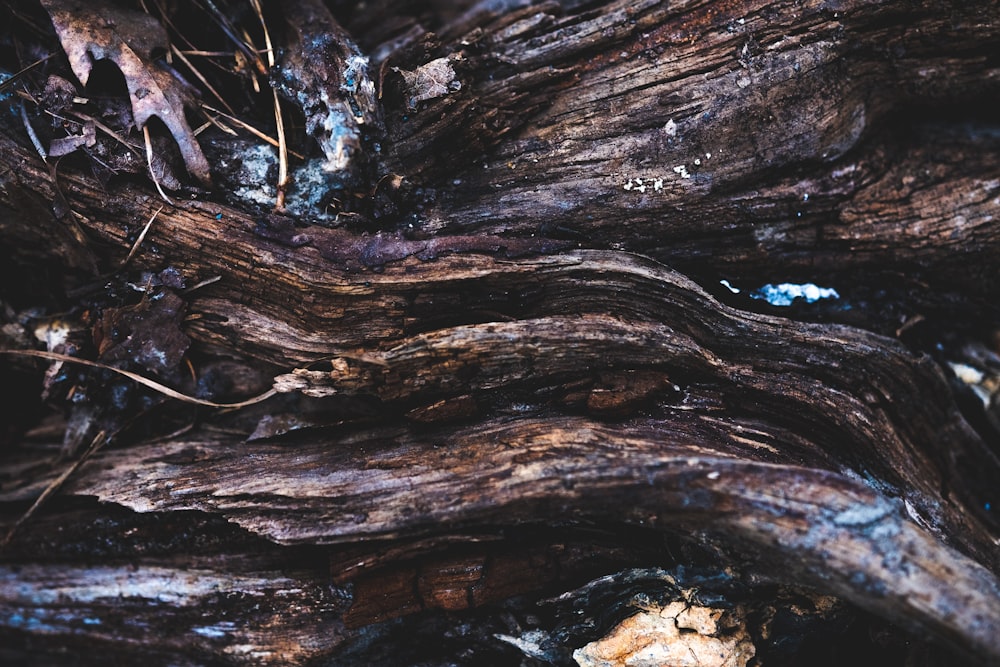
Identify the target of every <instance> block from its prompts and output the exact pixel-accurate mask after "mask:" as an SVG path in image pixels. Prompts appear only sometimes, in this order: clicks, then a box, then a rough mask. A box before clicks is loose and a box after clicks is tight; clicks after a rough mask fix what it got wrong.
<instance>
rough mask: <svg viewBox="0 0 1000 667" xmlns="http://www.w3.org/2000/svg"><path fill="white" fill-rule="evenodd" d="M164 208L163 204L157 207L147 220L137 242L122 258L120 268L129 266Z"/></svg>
mask: <svg viewBox="0 0 1000 667" xmlns="http://www.w3.org/2000/svg"><path fill="white" fill-rule="evenodd" d="M162 210H163V207H162V206H161V207H160V208H158V209H156V212H155V213H153V215H151V216H149V221H148V222H146V224H145V226H144V227H143V228H142V231H141V232H139V236H138V237H137V238H136V240H135V243H133V244H132V247H131V248H129V251H128V255H126V256H125V259H123V260H122V263H121V266H119V267H118V268H119V270H121V269H123V268H125V267H126V266H128V263H129V262H130V261H132V258H133V257H135V253H136V252H137V251H138V250H139V247H140V246H141V245H142V242H143V241H145V240H146V234H148V233H149V229H150V227H152V226H153V221H154V220H156V216H158V215H159V214H160V211H162Z"/></svg>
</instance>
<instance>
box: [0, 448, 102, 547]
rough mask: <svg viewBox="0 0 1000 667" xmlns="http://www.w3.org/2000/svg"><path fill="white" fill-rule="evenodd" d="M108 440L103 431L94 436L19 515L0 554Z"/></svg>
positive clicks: (4, 541) (3, 542) (5, 537)
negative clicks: (16, 534)
mask: <svg viewBox="0 0 1000 667" xmlns="http://www.w3.org/2000/svg"><path fill="white" fill-rule="evenodd" d="M108 440H110V438H108V437H106V434H105V433H104V431H101V432H100V433H98V434H97V435H96V436H94V439H93V441H91V443H90V445H89V446H88V447H87V449H86V450H84V452H83V454H81V455H80V458H78V459H77V460H76V461H74V462H73V463H72V464H71V465H70V466H69V467H67V468H66V470H64V471H63V472H62V473H60V475H59V476H58V477H56V478H55V479H54V480H52V481H51V482H50V483H49V485H48V486H46V487H45V490H44V491H43V492H42V494H41V495H40V496H38V498H37V499H36V500H35V502H34V503H32V504H31V507H29V508H28V510H27V511H26V512H25V513H24V514H22V515H21V518H19V519H18V520H17V521H16V522H15V523H14V525H13V526H11V527H10V529H9V530H8V531H7V534H6V535H5V536H4V538H3V540H2V541H0V552H3V550H4V549H5V548H6V547H7V545H8V544H10V541H11V540H12V539H14V534H15V533H16V532H17V530H18V528H20V527H21V526H23V525H24V524H25V523H26V522H27V521H28V520H29V519H30V518H31V517H32V516H34V514H35V512H37V511H38V509H39V508H40V507H41V506H42V505H44V504H45V501H46V500H48V499H49V498H51V497H52V496H53V495H54V494H55V493H57V492H58V491H59V489H61V488H62V486H63V484H65V483H66V480H67V479H69V478H70V477H71V476H72V475H73V473H75V472H76V471H77V470H79V469H80V466H82V465H83V464H84V463H86V462H87V460H88V459H89V458H90V457H91V456H93V455H94V454H96V453H97V450H99V449H100V448H101V447H103V446H104V445H105V444H106V443H107V442H108Z"/></svg>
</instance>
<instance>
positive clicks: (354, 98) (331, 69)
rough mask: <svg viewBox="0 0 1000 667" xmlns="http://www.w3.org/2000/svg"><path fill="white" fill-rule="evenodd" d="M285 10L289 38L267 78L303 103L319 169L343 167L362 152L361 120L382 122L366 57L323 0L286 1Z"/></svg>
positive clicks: (373, 124)
mask: <svg viewBox="0 0 1000 667" xmlns="http://www.w3.org/2000/svg"><path fill="white" fill-rule="evenodd" d="M284 12H285V18H286V20H287V22H288V27H289V31H290V36H289V43H288V45H287V48H286V49H285V51H284V52H283V53H282V56H281V58H280V60H279V62H278V64H277V66H276V67H274V68H272V75H271V84H272V86H273V87H274V89H275V91H276V92H277V93H279V94H280V95H281V96H282V97H285V98H287V99H290V100H292V101H294V102H295V103H296V104H298V105H299V107H300V108H301V109H302V113H303V114H304V115H305V119H306V131H307V132H308V133H309V134H310V135H311V136H312V137H313V138H314V139H315V140H316V142H317V143H318V144H319V146H320V149H321V150H322V151H323V161H322V170H323V171H324V172H327V173H337V172H344V171H345V170H347V169H348V168H349V167H350V165H351V163H352V161H353V160H354V158H355V157H357V156H358V155H360V154H361V153H362V146H361V137H362V126H368V127H374V128H376V129H377V128H379V127H380V125H381V121H380V119H379V113H378V104H377V102H376V100H375V84H374V83H372V81H371V79H370V78H369V76H368V58H366V57H365V56H364V55H363V54H362V53H361V50H360V49H359V48H358V46H357V45H356V44H355V43H354V41H353V40H352V39H351V38H350V36H349V35H348V34H347V32H346V31H345V30H344V29H343V28H342V27H340V25H339V24H338V23H337V22H336V20H334V18H333V16H332V15H331V14H330V12H329V10H328V9H327V8H326V6H325V5H323V3H322V2H319V1H318V0H309V1H308V2H295V3H290V4H288V5H286V7H285V9H284Z"/></svg>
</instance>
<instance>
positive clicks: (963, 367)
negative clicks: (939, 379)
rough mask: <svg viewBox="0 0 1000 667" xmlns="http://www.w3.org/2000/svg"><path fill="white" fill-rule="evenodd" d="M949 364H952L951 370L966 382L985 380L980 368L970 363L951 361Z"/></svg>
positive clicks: (977, 382) (974, 382) (973, 382)
mask: <svg viewBox="0 0 1000 667" xmlns="http://www.w3.org/2000/svg"><path fill="white" fill-rule="evenodd" d="M948 365H949V366H951V371H952V372H953V373H954V374H955V377H957V378H958V379H959V380H961V381H962V382H964V383H965V384H980V383H981V382H982V381H983V377H984V375H983V372H982V371H981V370H979V369H978V368H973V367H972V366H969V365H968V364H957V363H954V362H951V361H949V362H948Z"/></svg>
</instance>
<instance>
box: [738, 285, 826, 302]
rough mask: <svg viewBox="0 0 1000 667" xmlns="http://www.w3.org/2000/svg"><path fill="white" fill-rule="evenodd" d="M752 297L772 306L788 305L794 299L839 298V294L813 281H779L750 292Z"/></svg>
mask: <svg viewBox="0 0 1000 667" xmlns="http://www.w3.org/2000/svg"><path fill="white" fill-rule="evenodd" d="M750 296H751V297H753V298H754V299H763V300H764V301H767V302H768V303H769V304H771V305H772V306H790V305H792V303H794V302H795V300H796V299H805V300H806V303H814V302H816V301H819V300H820V299H839V298H840V295H839V294H838V293H837V290H835V289H833V288H832V287H819V286H818V285H814V284H813V283H802V284H796V283H781V284H779V285H771V284H768V285H764V286H763V287H760V288H758V289H755V290H754V291H752V292H750Z"/></svg>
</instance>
